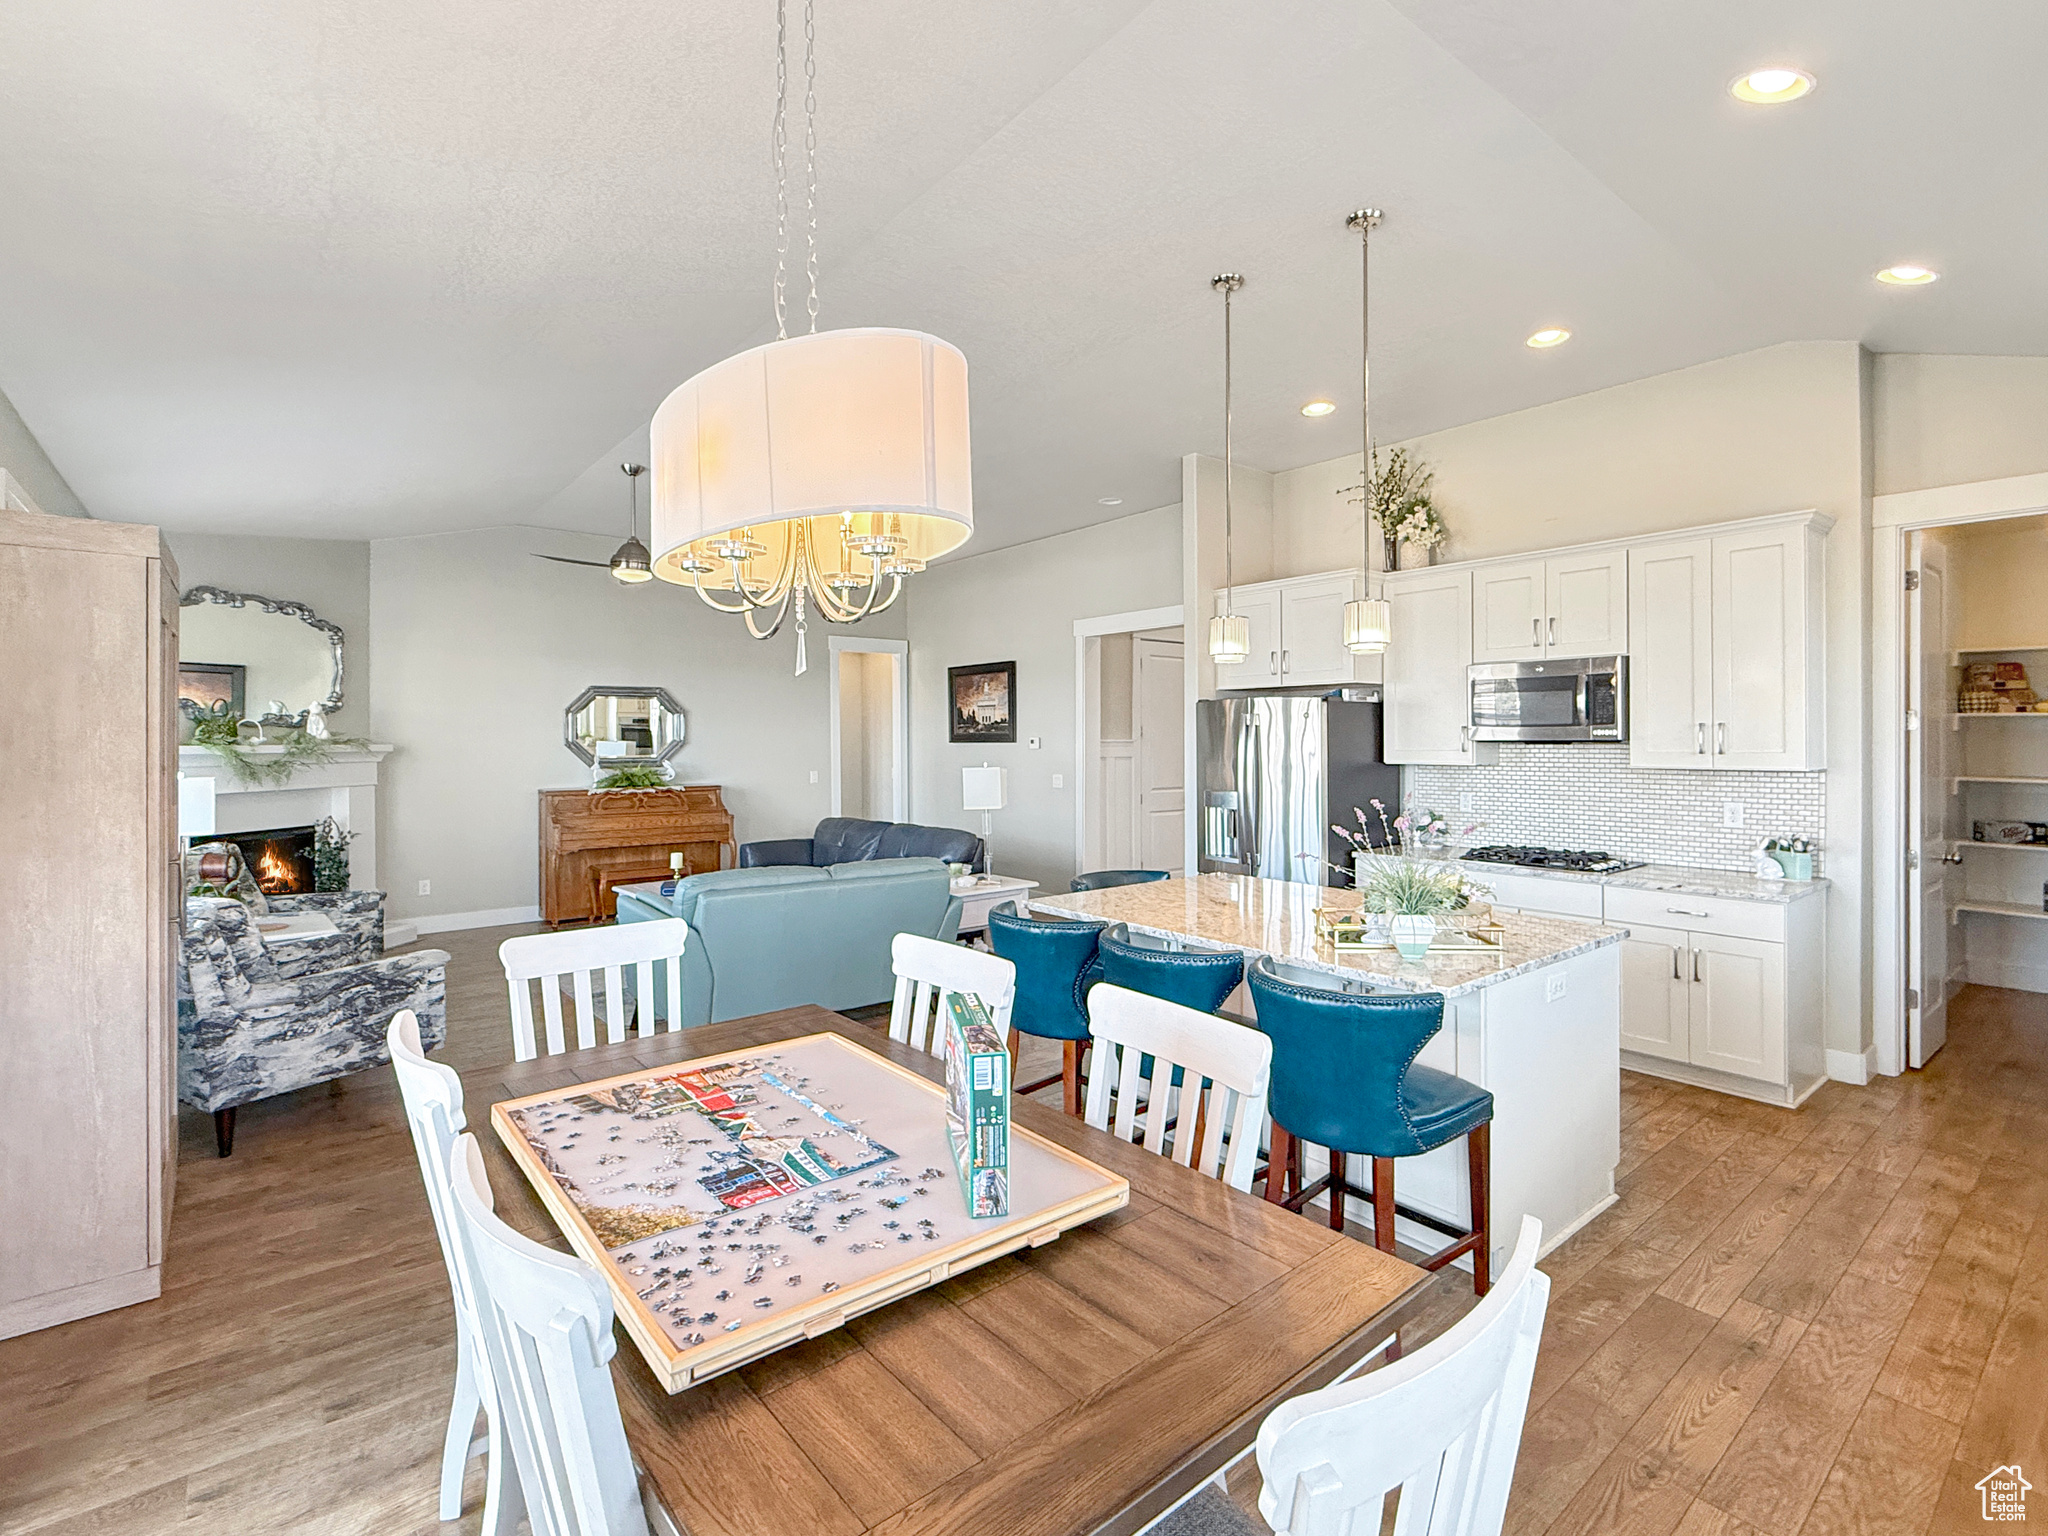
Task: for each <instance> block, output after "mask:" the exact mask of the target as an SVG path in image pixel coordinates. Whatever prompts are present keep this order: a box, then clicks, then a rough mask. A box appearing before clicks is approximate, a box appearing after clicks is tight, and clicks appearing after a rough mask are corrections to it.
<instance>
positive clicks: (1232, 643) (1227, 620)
mask: <svg viewBox="0 0 2048 1536" xmlns="http://www.w3.org/2000/svg"><path fill="white" fill-rule="evenodd" d="M1209 286H1210V287H1212V288H1214V289H1216V290H1218V291H1219V292H1220V293H1222V295H1223V611H1222V612H1221V613H1219V614H1217V615H1216V617H1215V618H1213V619H1211V620H1210V621H1209V659H1210V660H1211V661H1213V662H1214V663H1215V664H1216V665H1217V666H1219V667H1234V666H1237V665H1238V664H1240V663H1241V662H1243V661H1244V660H1245V658H1247V657H1248V656H1250V655H1251V653H1252V640H1251V626H1250V625H1249V624H1247V623H1246V622H1245V618H1244V615H1243V614H1241V613H1233V612H1232V611H1231V606H1232V597H1233V594H1232V591H1231V588H1232V586H1233V584H1234V583H1233V577H1234V576H1235V574H1236V573H1235V571H1234V569H1233V568H1232V566H1231V563H1230V534H1231V515H1230V514H1231V484H1230V482H1231V481H1232V479H1234V478H1235V476H1234V474H1233V473H1232V462H1231V455H1230V296H1231V295H1232V294H1233V293H1235V292H1237V290H1238V289H1240V288H1242V287H1243V286H1244V275H1243V274H1242V273H1238V272H1219V273H1217V274H1216V276H1215V277H1213V278H1211V279H1210V280H1209Z"/></svg>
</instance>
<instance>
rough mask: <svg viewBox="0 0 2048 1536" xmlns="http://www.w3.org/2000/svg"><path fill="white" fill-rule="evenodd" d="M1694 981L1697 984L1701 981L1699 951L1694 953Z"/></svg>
mask: <svg viewBox="0 0 2048 1536" xmlns="http://www.w3.org/2000/svg"><path fill="white" fill-rule="evenodd" d="M1692 979H1693V980H1694V981H1695V982H1697V981H1698V980H1699V979H1700V952H1699V951H1698V950H1694V951H1693V952H1692Z"/></svg>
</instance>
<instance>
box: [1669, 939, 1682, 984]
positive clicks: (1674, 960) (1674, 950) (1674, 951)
mask: <svg viewBox="0 0 2048 1536" xmlns="http://www.w3.org/2000/svg"><path fill="white" fill-rule="evenodd" d="M1671 979H1672V980H1673V981H1683V980H1685V977H1684V976H1682V975H1680V974H1679V970H1678V946H1677V945H1675V944H1674V945H1672V946H1671Z"/></svg>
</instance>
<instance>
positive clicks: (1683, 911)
mask: <svg viewBox="0 0 2048 1536" xmlns="http://www.w3.org/2000/svg"><path fill="white" fill-rule="evenodd" d="M1664 910H1665V911H1666V912H1669V913H1671V914H1672V915H1673V916H1674V917H1712V916H1713V915H1714V914H1713V913H1711V912H1695V911H1693V909H1692V908H1691V907H1666V908H1665V909H1664Z"/></svg>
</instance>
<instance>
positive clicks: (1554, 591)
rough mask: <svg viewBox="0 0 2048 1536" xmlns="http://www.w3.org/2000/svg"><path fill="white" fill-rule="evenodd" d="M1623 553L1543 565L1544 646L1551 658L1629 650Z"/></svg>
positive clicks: (1569, 557) (1600, 552)
mask: <svg viewBox="0 0 2048 1536" xmlns="http://www.w3.org/2000/svg"><path fill="white" fill-rule="evenodd" d="M1628 614H1629V606H1628V551H1627V550H1625V549H1601V548H1594V549H1588V550H1582V551H1579V552H1577V553H1572V552H1567V553H1565V554H1561V555H1552V556H1551V557H1550V558H1549V559H1548V560H1545V561H1544V562H1543V644H1544V646H1545V647H1546V648H1547V650H1548V652H1549V654H1550V655H1552V656H1613V655H1618V654H1620V653H1621V652H1622V651H1625V650H1627V649H1628Z"/></svg>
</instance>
